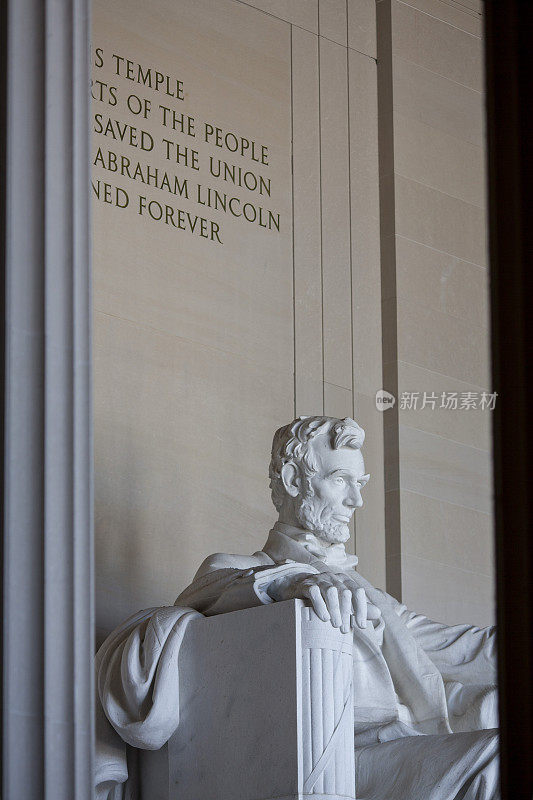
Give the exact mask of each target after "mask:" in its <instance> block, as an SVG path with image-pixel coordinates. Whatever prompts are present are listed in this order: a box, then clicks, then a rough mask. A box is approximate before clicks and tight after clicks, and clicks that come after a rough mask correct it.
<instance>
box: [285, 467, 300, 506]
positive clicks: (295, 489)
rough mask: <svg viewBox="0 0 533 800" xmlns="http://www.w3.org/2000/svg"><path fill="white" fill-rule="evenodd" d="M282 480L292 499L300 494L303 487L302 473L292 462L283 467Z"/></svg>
mask: <svg viewBox="0 0 533 800" xmlns="http://www.w3.org/2000/svg"><path fill="white" fill-rule="evenodd" d="M281 480H282V481H283V486H284V487H285V491H286V492H287V494H290V496H291V497H296V496H297V495H298V494H300V489H301V487H302V480H301V477H300V471H299V469H298V467H297V466H296V464H294V463H293V462H292V461H289V463H288V464H284V465H283V466H282V468H281Z"/></svg>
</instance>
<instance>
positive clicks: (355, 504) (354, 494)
mask: <svg viewBox="0 0 533 800" xmlns="http://www.w3.org/2000/svg"><path fill="white" fill-rule="evenodd" d="M346 505H348V506H350V508H361V506H362V505H363V498H362V497H361V492H360V491H359V488H358V487H357V486H355V487H354V488H353V489H352V490H351V492H350V494H349V496H348V498H347V500H346Z"/></svg>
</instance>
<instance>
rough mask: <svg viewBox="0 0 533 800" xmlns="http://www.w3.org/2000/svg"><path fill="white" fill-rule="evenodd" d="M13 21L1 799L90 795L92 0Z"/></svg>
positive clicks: (27, 0)
mask: <svg viewBox="0 0 533 800" xmlns="http://www.w3.org/2000/svg"><path fill="white" fill-rule="evenodd" d="M7 17H8V20H7V23H8V24H7V141H6V165H7V184H6V186H7V189H6V368H5V373H6V406H5V452H6V455H5V514H4V524H5V544H4V639H3V670H4V695H3V697H4V731H3V735H4V740H3V741H4V747H3V776H4V777H3V797H4V798H5V800H15V798H19V797H24V799H25V800H33V799H34V798H35V800H42V799H43V798H45V799H46V800H48V799H50V800H51V799H52V798H53V800H78V799H79V800H82V798H83V799H84V800H85V799H87V800H88V799H89V798H90V797H91V791H92V790H91V786H92V780H91V778H92V775H91V773H92V747H93V745H92V738H93V725H92V707H93V703H92V695H93V688H92V679H91V661H92V652H93V635H92V630H93V624H92V623H93V619H92V604H93V603H92V575H93V569H92V453H91V442H92V433H91V400H90V397H91V385H90V352H91V348H90V259H89V201H88V197H89V195H88V179H89V171H88V170H89V160H88V139H89V121H88V74H89V69H88V67H89V58H88V33H89V28H88V2H87V0H70V1H69V0H10V2H9V3H8V12H7Z"/></svg>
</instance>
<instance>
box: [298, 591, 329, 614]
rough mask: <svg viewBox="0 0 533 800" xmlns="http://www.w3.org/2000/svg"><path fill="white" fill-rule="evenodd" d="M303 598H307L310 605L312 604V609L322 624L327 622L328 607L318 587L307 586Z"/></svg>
mask: <svg viewBox="0 0 533 800" xmlns="http://www.w3.org/2000/svg"><path fill="white" fill-rule="evenodd" d="M304 596H305V597H308V598H309V600H310V601H311V603H312V604H313V609H314V611H315V614H317V616H319V617H320V619H321V620H322V622H328V621H329V619H330V616H329V611H328V607H327V605H326V602H325V600H324V598H323V597H322V592H321V591H320V587H319V586H317V585H316V584H315V585H314V586H309V587H308V588H307V589H306V590H305V592H304Z"/></svg>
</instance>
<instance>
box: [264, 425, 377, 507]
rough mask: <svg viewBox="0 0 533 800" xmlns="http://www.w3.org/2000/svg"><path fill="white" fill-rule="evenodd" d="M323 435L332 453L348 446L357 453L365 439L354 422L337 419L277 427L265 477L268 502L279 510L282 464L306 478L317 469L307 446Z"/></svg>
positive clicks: (281, 492)
mask: <svg viewBox="0 0 533 800" xmlns="http://www.w3.org/2000/svg"><path fill="white" fill-rule="evenodd" d="M320 434H325V435H327V436H329V441H330V444H331V447H332V449H333V450H337V449H338V448H339V447H351V448H353V449H355V450H359V449H360V448H361V447H362V445H363V442H364V440H365V432H364V430H363V429H362V428H361V427H360V426H359V425H358V424H357V422H355V420H353V419H350V417H346V419H337V418H336V417H298V419H295V420H294V422H291V423H290V424H289V425H284V426H283V428H279V429H278V430H277V431H276V433H275V434H274V440H273V442H272V457H271V459H270V467H269V470H268V474H269V476H270V489H271V491H272V502H273V503H274V505H275V506H276V509H277V510H278V511H279V509H280V508H281V505H282V503H283V500H284V498H285V495H286V492H285V487H284V486H283V481H282V480H281V468H282V467H283V465H284V464H290V463H293V464H296V465H297V466H298V467H299V468H300V469H301V471H302V472H303V474H304V475H305V476H306V477H307V478H309V477H310V476H311V475H314V474H315V473H316V472H317V470H318V465H317V463H316V459H315V458H314V456H313V453H312V450H311V447H310V446H309V443H310V441H311V440H312V439H314V438H315V436H319V435H320Z"/></svg>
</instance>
